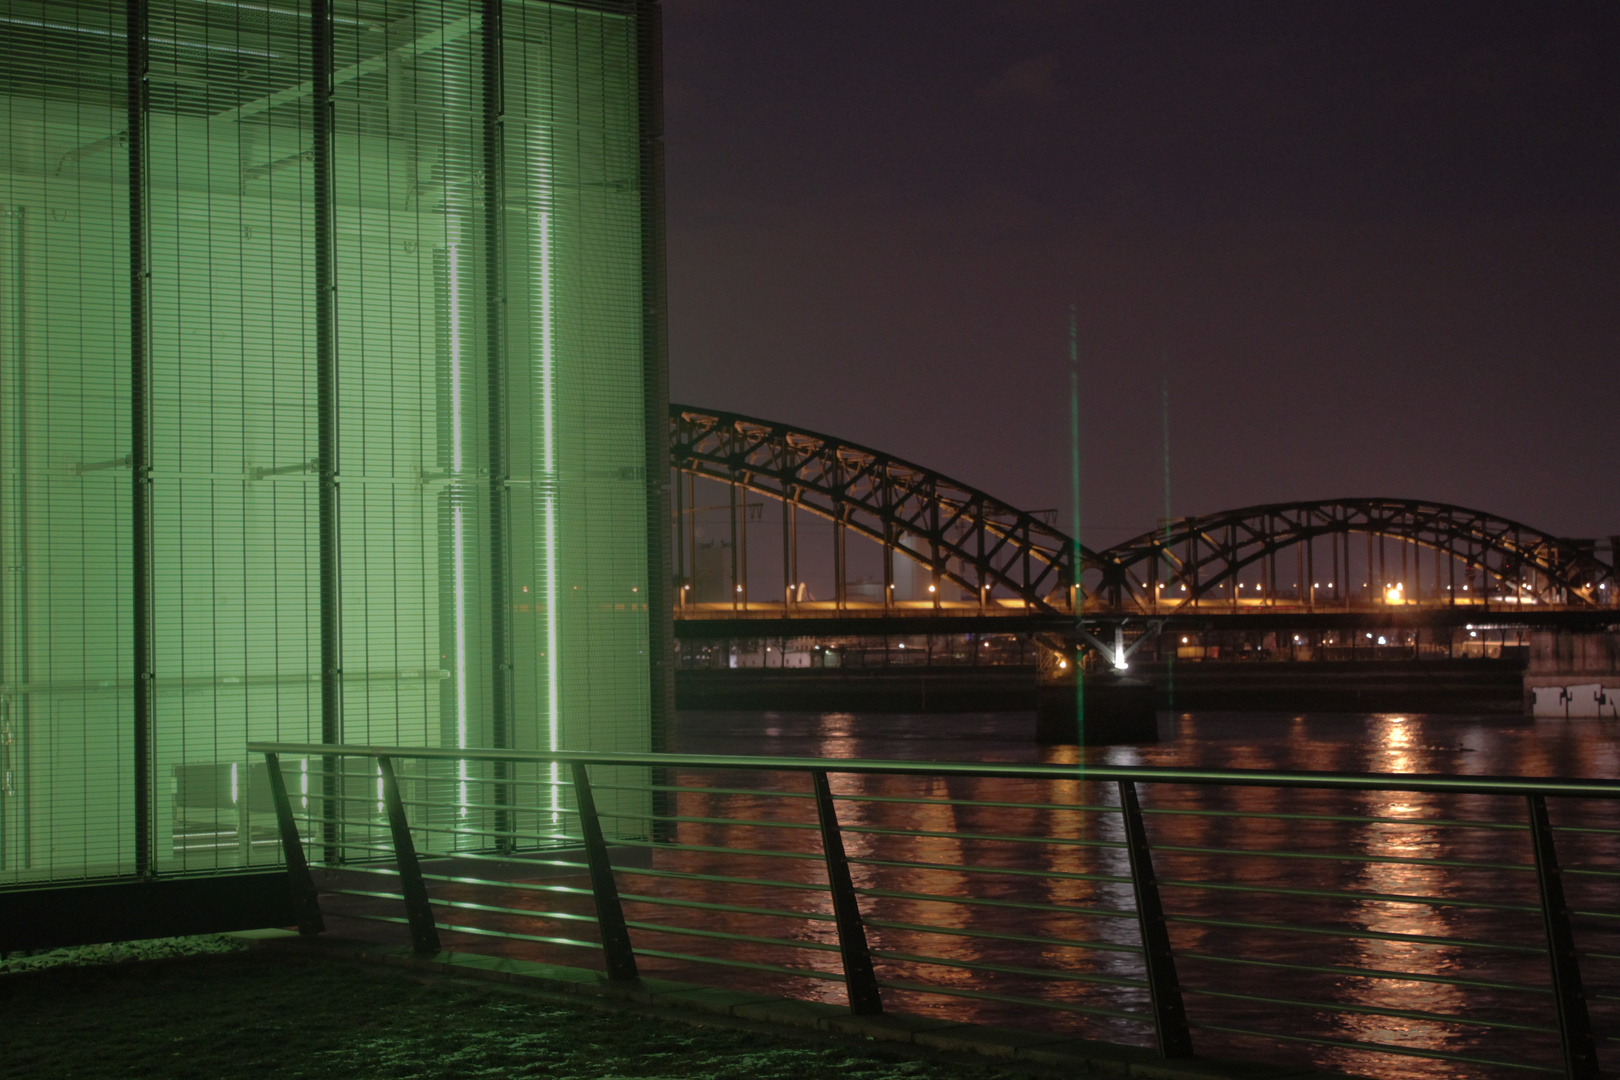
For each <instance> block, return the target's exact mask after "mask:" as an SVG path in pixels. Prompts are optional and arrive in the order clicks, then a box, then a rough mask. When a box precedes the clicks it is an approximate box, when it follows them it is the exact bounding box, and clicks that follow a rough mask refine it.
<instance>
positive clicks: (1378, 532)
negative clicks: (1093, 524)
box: [1088, 498, 1615, 612]
mask: <svg viewBox="0 0 1620 1080" xmlns="http://www.w3.org/2000/svg"><path fill="white" fill-rule="evenodd" d="M1355 534H1360V535H1361V536H1362V537H1364V539H1365V543H1366V545H1367V550H1366V557H1365V560H1364V561H1363V562H1362V563H1361V564H1360V567H1359V571H1360V572H1358V571H1357V569H1353V568H1352V566H1351V562H1350V557H1351V544H1352V539H1351V538H1352V536H1353V535H1355ZM1391 540H1393V541H1396V542H1397V544H1398V545H1399V548H1398V550H1397V552H1396V553H1395V557H1394V558H1392V557H1391V556H1390V553H1389V551H1388V549H1387V543H1386V542H1387V541H1391ZM1323 541H1325V543H1323ZM1290 549H1291V550H1290ZM1323 549H1325V550H1323ZM1285 553H1288V554H1292V556H1293V559H1292V560H1288V559H1287V558H1286V557H1283V558H1280V556H1285ZM1423 553H1428V554H1429V555H1430V560H1429V561H1430V569H1431V570H1432V575H1431V576H1429V577H1428V578H1427V579H1426V578H1425V575H1424V572H1423V570H1424V568H1423V567H1422V565H1421V562H1422V560H1421V558H1420V556H1421V555H1422V554H1423ZM1408 556H1410V557H1411V562H1410V564H1409V563H1408ZM1321 557H1325V561H1320V562H1319V561H1318V560H1319V558H1321ZM1102 559H1103V581H1102V587H1101V589H1100V590H1099V591H1098V594H1097V595H1095V597H1088V603H1092V602H1095V604H1096V606H1099V607H1105V608H1107V609H1110V610H1115V611H1138V612H1167V611H1174V610H1176V609H1177V608H1180V607H1183V606H1185V607H1189V608H1208V607H1210V606H1212V605H1224V606H1226V607H1227V608H1232V609H1239V610H1241V609H1245V608H1248V609H1254V608H1265V607H1277V606H1279V605H1280V604H1288V605H1291V606H1296V607H1298V606H1302V607H1305V608H1307V609H1316V608H1319V607H1323V606H1326V607H1328V608H1330V609H1331V608H1334V607H1342V606H1344V605H1350V604H1355V603H1363V602H1370V603H1374V604H1380V603H1381V604H1383V605H1385V606H1388V605H1391V604H1398V605H1403V606H1404V605H1408V604H1423V603H1446V604H1449V605H1456V604H1458V603H1472V602H1474V601H1475V600H1476V599H1477V600H1478V601H1479V602H1481V603H1483V602H1485V601H1487V600H1490V599H1494V600H1495V601H1496V602H1497V603H1498V604H1502V605H1519V606H1526V605H1554V606H1562V607H1576V608H1581V607H1594V606H1607V605H1610V604H1612V598H1609V597H1607V596H1605V595H1604V594H1606V593H1609V592H1612V591H1614V588H1615V585H1614V580H1615V574H1614V568H1613V567H1612V566H1609V565H1606V564H1605V563H1603V562H1601V561H1600V560H1599V559H1598V558H1597V557H1596V555H1595V553H1594V552H1593V550H1592V549H1591V548H1589V547H1587V546H1583V545H1578V544H1575V543H1572V542H1571V541H1568V540H1563V539H1561V538H1559V537H1556V536H1552V535H1550V534H1548V533H1545V532H1542V531H1541V530H1539V529H1534V528H1532V527H1530V526H1529V525H1525V524H1523V523H1522V522H1517V521H1510V520H1508V519H1506V518H1501V517H1497V516H1495V515H1493V514H1489V513H1486V512H1484V511H1481V510H1471V509H1469V508H1467V507H1462V506H1452V505H1450V504H1447V503H1434V502H1422V501H1417V500H1411V499H1379V498H1363V499H1332V500H1317V501H1313V502H1300V503H1274V504H1269V505H1265V506H1250V507H1244V508H1242V509H1238V510H1227V511H1223V512H1221V513H1217V514H1208V515H1205V516H1202V517H1194V518H1182V519H1179V520H1174V521H1171V522H1168V523H1167V524H1166V525H1165V526H1163V527H1162V528H1160V529H1157V530H1155V531H1153V532H1150V533H1144V534H1142V535H1141V536H1138V537H1136V538H1134V539H1132V540H1127V541H1126V542H1124V543H1122V544H1117V545H1115V546H1114V547H1111V548H1109V549H1108V550H1107V551H1106V552H1103V553H1102ZM1397 560H1398V561H1397ZM1290 562H1291V563H1292V565H1290ZM1459 570H1460V571H1461V574H1460V575H1459V573H1458V571H1459ZM1245 579H1246V580H1245ZM1358 579H1360V580H1359V583H1358ZM1324 582H1326V584H1324ZM1245 584H1247V585H1248V592H1249V595H1248V596H1247V597H1244V596H1243V595H1242V592H1243V591H1244V589H1243V586H1244V585H1245ZM1167 594H1168V595H1167Z"/></svg>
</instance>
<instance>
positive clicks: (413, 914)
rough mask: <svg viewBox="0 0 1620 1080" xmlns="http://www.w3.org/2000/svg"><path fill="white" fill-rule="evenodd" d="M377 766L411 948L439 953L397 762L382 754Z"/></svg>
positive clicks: (437, 933)
mask: <svg viewBox="0 0 1620 1080" xmlns="http://www.w3.org/2000/svg"><path fill="white" fill-rule="evenodd" d="M377 767H378V768H379V769H381V770H382V781H383V807H384V808H385V809H386V810H387V811H388V831H389V832H391V833H393V835H394V863H395V865H397V866H398V867H399V891H400V892H402V893H404V894H405V917H406V918H407V919H408V920H410V926H411V948H413V949H415V950H416V951H417V952H419V953H436V952H438V951H439V928H438V927H437V926H435V925H434V924H433V907H432V905H431V904H429V903H428V894H427V884H426V883H425V882H423V880H422V864H421V863H419V862H417V861H416V845H415V844H413V843H411V823H410V822H409V821H407V820H406V818H405V803H404V802H403V801H402V800H401V799H400V797H399V781H398V780H396V779H394V763H393V761H392V760H390V759H389V758H387V757H382V756H379V757H378V758H377Z"/></svg>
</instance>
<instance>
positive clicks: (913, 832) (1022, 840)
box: [841, 825, 1127, 848]
mask: <svg viewBox="0 0 1620 1080" xmlns="http://www.w3.org/2000/svg"><path fill="white" fill-rule="evenodd" d="M841 828H842V829H843V831H844V832H845V833H861V834H863V835H865V836H916V837H923V838H927V839H933V840H982V841H987V842H996V843H1010V844H1053V845H1056V846H1059V847H1089V848H1124V847H1126V846H1127V845H1126V843H1125V841H1123V840H1077V839H1074V838H1072V837H1066V836H1017V835H1005V836H1003V835H1000V834H997V833H961V832H934V831H930V830H926V829H890V828H884V827H882V826H878V825H844V826H841Z"/></svg>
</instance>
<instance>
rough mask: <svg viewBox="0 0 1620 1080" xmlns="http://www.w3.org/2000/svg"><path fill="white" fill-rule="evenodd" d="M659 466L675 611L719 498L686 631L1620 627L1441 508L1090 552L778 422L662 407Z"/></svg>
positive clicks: (1471, 515) (1588, 553)
mask: <svg viewBox="0 0 1620 1080" xmlns="http://www.w3.org/2000/svg"><path fill="white" fill-rule="evenodd" d="M670 455H671V462H672V466H673V468H674V471H675V480H676V483H675V499H674V504H675V516H676V527H675V547H676V552H675V555H676V561H677V568H678V569H677V576H678V577H680V578H681V579H682V590H683V591H682V593H681V595H682V597H683V600H684V601H690V600H691V599H693V597H692V594H691V592H690V590H691V587H692V578H693V577H694V574H692V573H688V569H689V568H695V566H696V554H697V553H696V547H697V543H698V541H697V532H696V525H695V521H696V517H697V513H696V511H697V510H698V509H699V508H698V507H697V505H696V503H697V496H696V492H697V487H696V484H697V481H699V480H703V481H708V482H711V483H716V484H720V485H724V487H725V489H726V490H727V492H728V495H727V498H728V500H729V510H730V513H729V518H728V521H729V525H728V526H727V528H729V536H727V537H725V538H724V539H723V541H722V546H723V547H724V549H725V550H726V552H727V557H728V559H729V562H730V566H729V568H728V575H727V577H728V585H727V587H726V593H725V598H724V600H723V601H721V602H720V603H718V604H716V603H712V602H711V603H708V604H703V605H696V604H692V603H689V602H683V603H682V605H681V606H680V607H679V608H678V609H677V615H678V616H685V617H687V618H692V617H697V616H700V615H703V614H709V615H716V616H718V615H722V614H724V615H727V616H742V617H759V618H792V617H807V616H812V615H820V616H838V615H849V614H862V615H866V616H876V617H893V618H900V617H911V618H916V617H918V616H927V617H929V618H930V620H931V621H934V622H937V621H938V619H939V618H940V617H944V616H955V617H958V618H960V617H969V618H972V619H974V620H976V622H975V625H979V624H980V623H982V622H983V621H984V620H985V619H987V618H991V617H995V616H1013V617H1017V618H1020V619H1023V620H1025V621H1028V620H1029V619H1030V618H1031V617H1035V618H1036V619H1038V620H1041V621H1043V622H1044V623H1045V624H1046V625H1051V624H1050V621H1049V620H1051V619H1052V618H1053V617H1055V616H1068V617H1070V618H1072V617H1073V616H1074V615H1076V614H1077V613H1078V614H1080V615H1081V616H1083V617H1084V618H1086V619H1092V618H1097V619H1103V620H1118V619H1121V618H1136V617H1141V616H1157V617H1164V616H1170V617H1178V616H1182V617H1185V616H1195V615H1196V616H1211V617H1224V616H1228V615H1273V616H1275V615H1279V614H1282V613H1286V612H1293V613H1302V614H1307V613H1333V612H1362V613H1366V612H1373V611H1377V612H1384V611H1390V610H1392V609H1395V608H1399V609H1401V610H1403V611H1408V612H1411V613H1413V614H1416V613H1417V611H1418V610H1422V609H1429V610H1433V609H1435V608H1437V607H1442V606H1443V607H1446V608H1449V609H1458V608H1465V609H1477V608H1480V607H1485V608H1488V609H1489V610H1491V611H1492V612H1493V613H1494V614H1497V615H1500V614H1504V613H1508V612H1515V613H1521V614H1523V615H1526V616H1528V615H1530V614H1531V612H1532V611H1534V612H1536V613H1537V614H1547V613H1550V612H1552V611H1556V610H1562V611H1578V612H1586V613H1597V612H1602V611H1604V610H1605V609H1608V610H1611V611H1612V610H1617V609H1620V581H1617V576H1616V571H1615V567H1614V565H1613V563H1612V561H1611V562H1604V561H1603V560H1602V559H1600V558H1598V556H1597V553H1596V549H1595V546H1594V545H1593V544H1592V543H1590V542H1584V543H1583V542H1578V541H1571V540H1566V539H1561V538H1559V537H1556V536H1553V535H1551V534H1549V533H1546V532H1545V531H1543V530H1539V529H1535V528H1532V527H1530V526H1528V525H1526V524H1524V523H1522V522H1516V521H1511V520H1509V519H1506V518H1502V517H1498V516H1496V515H1493V514H1489V513H1485V512H1483V511H1479V510H1471V509H1468V508H1466V507H1460V506H1452V505H1448V504H1444V503H1435V502H1423V501H1416V500H1406V499H1384V498H1363V499H1336V500H1319V501H1313V502H1298V503H1276V504H1270V505H1265V506H1253V507H1245V508H1242V509H1238V510H1229V511H1224V512H1221V513H1217V514H1210V515H1205V516H1202V517H1193V518H1182V519H1176V520H1172V521H1170V522H1168V523H1164V524H1161V526H1160V527H1159V528H1158V529H1155V530H1154V531H1152V532H1148V533H1143V534H1142V535H1141V536H1138V537H1136V538H1134V539H1132V540H1128V541H1126V542H1124V543H1122V544H1118V545H1116V546H1114V547H1111V548H1109V549H1107V550H1106V551H1101V552H1095V551H1091V550H1089V549H1086V548H1084V547H1082V546H1081V545H1080V544H1078V543H1077V542H1076V541H1075V540H1074V539H1073V538H1071V537H1069V536H1067V535H1065V534H1064V533H1063V532H1061V531H1060V530H1058V529H1057V528H1055V527H1054V526H1053V525H1052V524H1051V523H1050V522H1048V521H1046V520H1043V519H1042V518H1041V517H1040V516H1037V515H1035V514H1031V513H1029V512H1026V511H1023V510H1019V509H1017V508H1016V507H1013V506H1011V505H1010V504H1008V503H1005V502H1003V501H1001V500H999V499H996V498H995V497H994V496H992V495H990V494H988V493H986V492H984V491H981V490H979V489H977V488H974V487H972V486H971V485H968V484H964V483H962V482H961V481H958V480H953V479H951V478H950V477H947V476H944V475H942V474H940V473H938V472H935V471H934V470H931V469H928V468H925V467H923V466H921V465H917V464H915V463H913V462H909V461H905V460H902V459H900V458H897V457H894V456H893V455H890V454H886V453H884V452H882V451H880V450H875V449H872V448H870V447H866V446H861V445H858V444H855V443H850V442H846V441H844V440H841V439H837V438H834V437H832V436H828V435H824V434H821V433H819V432H812V431H807V430H804V429H802V428H797V427H793V426H790V425H787V424H782V423H778V422H776V421H772V420H765V419H760V418H758V417H750V416H744V415H741V414H738V413H730V412H720V411H715V410H709V409H700V408H695V407H692V406H686V405H672V406H671V408H670ZM750 494H755V495H759V496H762V497H763V498H764V499H766V500H767V501H774V502H776V503H777V504H779V506H780V513H781V516H782V517H781V522H782V523H781V527H780V530H776V529H772V531H773V532H778V531H779V534H780V540H781V552H780V559H781V575H780V578H779V580H780V581H781V582H783V583H785V587H784V588H783V591H782V592H781V593H780V594H776V593H775V587H774V586H773V587H771V589H770V593H771V594H770V595H759V593H760V591H761V590H759V589H757V588H756V589H755V590H753V592H750V589H749V584H748V577H749V573H748V560H749V545H748V526H749V521H750V519H751V517H753V515H752V513H751V511H752V510H754V509H759V508H760V506H759V504H753V505H750V504H749V503H748V501H747V500H748V497H749V495H750ZM806 515H807V516H809V517H811V518H816V519H821V520H823V521H826V522H830V523H831V524H832V530H831V535H832V543H831V546H832V560H831V561H832V588H831V589H830V590H824V592H823V595H824V597H827V598H825V599H822V600H815V599H813V598H810V597H808V596H807V595H806V592H805V589H804V587H803V585H802V584H797V585H796V583H802V582H803V577H802V576H801V574H800V567H799V561H800V554H801V547H800V537H801V534H800V529H799V521H800V518H801V516H806ZM754 520H759V519H758V518H757V517H754ZM851 536H854V537H856V538H857V539H860V540H865V541H870V542H872V543H874V544H877V545H879V546H880V548H881V560H882V567H883V569H882V581H881V583H876V582H874V583H873V584H874V585H876V586H877V588H875V590H874V589H868V590H867V592H866V594H865V595H863V596H859V597H857V596H853V595H851V592H850V582H849V580H848V578H849V572H848V566H849V556H848V543H849V538H850V537H851ZM756 546H757V545H756ZM1611 550H1612V541H1611ZM897 556H898V557H899V558H900V559H902V560H909V561H910V562H911V563H912V564H914V565H916V566H919V567H921V568H922V572H923V573H924V574H925V575H926V577H927V580H928V583H929V587H928V590H927V593H928V595H927V597H926V598H924V599H923V600H922V601H921V602H920V603H919V602H918V601H917V600H916V599H915V598H913V599H911V600H910V601H906V600H904V599H901V598H897V597H896V594H895V581H896V573H895V570H896V565H897V563H896V557H897ZM755 558H756V560H757V559H758V554H757V552H756V555H755ZM1077 562H1078V564H1079V566H1080V570H1081V574H1080V580H1079V582H1078V583H1077V582H1076V575H1075V566H1076V563H1077ZM770 576H772V577H775V574H774V573H772V574H771V575H770ZM947 586H949V587H950V588H947ZM956 590H960V595H957V594H956ZM829 592H830V596H827V593H829ZM947 593H949V594H951V596H950V598H949V599H947ZM1077 606H1078V608H1079V610H1078V612H1077V610H1076V609H1077ZM700 608H708V609H710V610H709V611H707V612H704V611H700V610H699V609H700ZM716 608H720V609H723V610H720V611H717V610H714V609H716Z"/></svg>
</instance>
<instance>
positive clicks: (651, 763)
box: [247, 740, 1620, 799]
mask: <svg viewBox="0 0 1620 1080" xmlns="http://www.w3.org/2000/svg"><path fill="white" fill-rule="evenodd" d="M247 750H248V752H249V753H255V754H263V753H269V754H284V755H288V756H294V757H296V756H299V755H303V756H307V757H371V758H375V757H389V758H405V759H417V760H440V761H507V762H558V763H570V764H571V763H573V762H579V763H581V764H584V765H602V766H620V767H645V768H655V769H736V770H755V771H768V772H801V773H802V772H829V773H838V774H854V773H868V774H871V773H876V774H884V775H894V776H907V775H909V776H926V777H934V778H938V777H942V776H965V777H982V778H994V779H1008V780H1013V779H1017V780H1053V781H1073V780H1077V779H1082V780H1132V781H1135V782H1136V783H1138V784H1155V783H1170V784H1215V785H1223V786H1241V787H1269V788H1299V787H1303V788H1325V789H1328V788H1330V789H1336V790H1347V791H1432V792H1441V793H1455V794H1466V795H1543V796H1564V797H1577V798H1594V799H1614V798H1620V780H1594V779H1575V778H1563V777H1523V776H1466V777H1464V776H1446V775H1438V774H1432V773H1431V774H1421V773H1345V772H1307V771H1283V770H1277V771H1270V770H1259V769H1206V768H1173V767H1166V766H1152V765H1092V764H1086V765H1083V766H1065V765H1022V764H1011V763H1001V762H970V761H928V762H914V761H879V760H871V759H865V758H802V757H764V756H744V755H721V754H654V753H646V754H632V753H597V752H588V751H572V750H496V749H477V750H473V749H462V748H456V747H429V746H416V747H409V746H370V745H344V744H335V743H334V744H327V743H292V742H269V741H259V740H255V741H252V742H249V743H248V744H247ZM492 782H493V781H492Z"/></svg>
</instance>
